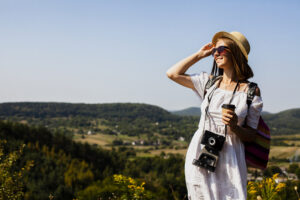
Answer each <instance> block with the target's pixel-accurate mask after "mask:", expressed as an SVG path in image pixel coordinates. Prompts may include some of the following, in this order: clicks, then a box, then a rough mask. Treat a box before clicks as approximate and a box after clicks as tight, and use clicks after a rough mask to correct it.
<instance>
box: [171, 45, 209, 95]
mask: <svg viewBox="0 0 300 200" xmlns="http://www.w3.org/2000/svg"><path fill="white" fill-rule="evenodd" d="M212 48H213V44H212V43H208V44H206V45H204V46H203V47H202V48H201V49H200V50H199V51H198V52H196V53H194V54H192V55H190V56H188V57H187V58H184V59H183V60H181V61H179V62H178V63H176V64H175V65H173V66H172V67H171V68H170V69H168V71H167V76H168V77H169V78H170V79H172V80H173V81H175V82H176V83H179V84H180V85H183V86H185V87H188V88H191V89H194V85H193V82H192V80H191V78H190V76H189V75H186V74H185V72H186V71H187V70H188V69H189V68H190V67H191V66H192V65H193V64H195V63H196V62H198V61H199V60H201V59H202V58H204V57H206V56H208V55H210V54H211V51H212Z"/></svg>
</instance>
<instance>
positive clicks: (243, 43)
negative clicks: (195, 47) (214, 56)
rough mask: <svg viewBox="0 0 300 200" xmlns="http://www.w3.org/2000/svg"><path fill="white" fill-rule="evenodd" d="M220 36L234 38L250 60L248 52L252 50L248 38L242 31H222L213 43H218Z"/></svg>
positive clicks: (216, 35)
mask: <svg viewBox="0 0 300 200" xmlns="http://www.w3.org/2000/svg"><path fill="white" fill-rule="evenodd" d="M220 37H226V38H229V39H232V40H233V41H234V42H235V43H236V44H237V45H238V46H239V47H240V49H241V51H242V53H243V54H244V56H245V57H246V59H247V60H248V54H249V52H250V44H249V42H248V40H247V38H246V37H245V36H244V35H243V34H242V33H240V32H237V31H233V32H230V33H228V32H225V31H220V32H218V33H216V34H215V35H214V37H213V39H212V43H213V44H214V45H215V44H216V43H217V40H218V38H220Z"/></svg>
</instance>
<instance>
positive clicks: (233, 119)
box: [222, 87, 260, 142]
mask: <svg viewBox="0 0 300 200" xmlns="http://www.w3.org/2000/svg"><path fill="white" fill-rule="evenodd" d="M255 95H257V96H260V90H259V88H258V87H257V88H256V90H255ZM222 120H223V123H225V124H226V125H228V126H229V128H230V131H231V132H233V133H234V134H236V135H237V136H238V137H239V138H240V139H241V140H242V141H243V142H251V141H253V140H254V139H255V134H256V129H253V128H252V127H250V126H247V127H245V128H244V127H241V126H238V125H237V115H236V114H235V113H234V112H233V111H229V112H228V113H227V114H224V115H223V118H222Z"/></svg>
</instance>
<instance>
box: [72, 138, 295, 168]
mask: <svg viewBox="0 0 300 200" xmlns="http://www.w3.org/2000/svg"><path fill="white" fill-rule="evenodd" d="M158 136H159V137H160V138H164V136H160V135H158ZM145 138H146V136H145V135H142V136H140V137H137V136H135V137H132V136H127V135H107V134H100V133H97V134H93V135H84V137H82V135H81V134H75V135H74V140H75V141H77V142H82V143H85V142H87V143H89V144H96V145H99V146H101V147H102V148H104V149H111V148H112V147H113V145H112V142H113V141H114V140H115V139H122V140H123V141H128V142H133V141H137V140H139V139H145ZM272 138H274V139H282V140H283V141H285V142H286V143H287V144H296V145H297V144H300V134H297V135H286V136H274V137H272ZM295 139H299V141H298V140H296V141H295ZM171 144H172V145H171V146H170V147H168V146H167V147H166V146H137V145H135V146H134V145H129V146H127V147H130V148H131V147H132V148H134V149H135V150H136V152H137V156H139V157H151V156H155V155H160V154H161V153H162V152H164V153H165V154H168V153H173V154H181V155H183V156H185V154H186V151H187V145H188V143H187V142H182V141H175V140H174V141H172V142H171ZM115 147H117V146H115ZM175 147H176V148H175ZM296 155H298V156H300V148H299V146H271V151H270V158H272V157H274V158H277V159H289V158H292V157H293V156H296ZM269 165H278V166H284V167H286V166H288V165H289V163H288V162H270V163H269Z"/></svg>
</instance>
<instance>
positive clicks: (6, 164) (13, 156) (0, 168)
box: [0, 140, 33, 200]
mask: <svg viewBox="0 0 300 200" xmlns="http://www.w3.org/2000/svg"><path fill="white" fill-rule="evenodd" d="M6 143H7V142H6V140H0V199H4V200H5V199H10V200H17V199H22V198H23V196H24V192H23V187H24V182H23V179H22V178H23V175H24V172H26V171H29V170H30V168H31V167H32V166H33V162H32V161H28V162H27V163H26V165H25V166H24V167H22V168H21V170H19V171H14V170H13V167H14V165H15V163H16V161H17V160H18V159H19V158H20V157H21V155H22V153H23V149H24V147H25V145H22V146H21V147H20V149H19V150H16V151H13V152H10V153H8V155H5V150H4V145H5V144H6Z"/></svg>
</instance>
